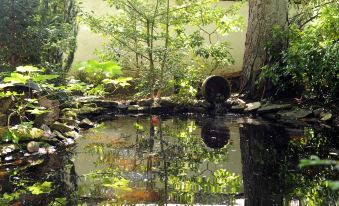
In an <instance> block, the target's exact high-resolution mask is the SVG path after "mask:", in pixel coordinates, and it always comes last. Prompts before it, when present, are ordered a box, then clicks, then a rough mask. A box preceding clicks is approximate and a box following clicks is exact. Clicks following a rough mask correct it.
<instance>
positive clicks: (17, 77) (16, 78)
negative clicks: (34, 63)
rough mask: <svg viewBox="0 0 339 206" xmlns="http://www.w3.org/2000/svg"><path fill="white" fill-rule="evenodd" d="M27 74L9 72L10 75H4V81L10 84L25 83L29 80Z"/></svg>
mask: <svg viewBox="0 0 339 206" xmlns="http://www.w3.org/2000/svg"><path fill="white" fill-rule="evenodd" d="M29 78H30V77H29V76H25V75H22V74H19V73H15V72H14V73H11V76H10V77H6V78H5V79H4V82H10V83H12V84H26V83H27V81H28V80H29Z"/></svg>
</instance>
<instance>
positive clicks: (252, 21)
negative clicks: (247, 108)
mask: <svg viewBox="0 0 339 206" xmlns="http://www.w3.org/2000/svg"><path fill="white" fill-rule="evenodd" d="M287 23H288V0H249V21H248V30H247V35H246V46H245V55H244V63H243V68H242V76H241V92H242V93H245V94H247V96H248V97H250V98H258V97H261V96H262V95H263V93H264V91H265V85H264V84H263V83H261V84H259V85H258V86H257V85H256V80H257V79H258V75H259V73H260V69H261V68H262V67H263V66H264V65H269V64H270V63H272V62H270V58H269V55H268V51H267V46H268V45H270V46H271V48H270V51H271V52H272V51H273V52H274V53H280V52H281V51H282V49H283V48H284V47H285V46H284V45H286V44H285V42H284V41H283V40H282V39H274V38H273V28H274V27H275V26H280V27H281V28H285V27H286V26H287Z"/></svg>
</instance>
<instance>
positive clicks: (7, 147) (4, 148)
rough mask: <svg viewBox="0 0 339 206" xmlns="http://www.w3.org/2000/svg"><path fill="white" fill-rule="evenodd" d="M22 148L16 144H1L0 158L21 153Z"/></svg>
mask: <svg viewBox="0 0 339 206" xmlns="http://www.w3.org/2000/svg"><path fill="white" fill-rule="evenodd" d="M19 150H20V148H19V146H18V145H16V144H0V157H2V156H6V155H9V154H12V153H14V152H17V151H19Z"/></svg>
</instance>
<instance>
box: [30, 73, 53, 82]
mask: <svg viewBox="0 0 339 206" xmlns="http://www.w3.org/2000/svg"><path fill="white" fill-rule="evenodd" d="M58 77H59V75H54V74H49V75H37V76H35V77H33V81H34V82H45V81H48V80H52V79H56V78H58Z"/></svg>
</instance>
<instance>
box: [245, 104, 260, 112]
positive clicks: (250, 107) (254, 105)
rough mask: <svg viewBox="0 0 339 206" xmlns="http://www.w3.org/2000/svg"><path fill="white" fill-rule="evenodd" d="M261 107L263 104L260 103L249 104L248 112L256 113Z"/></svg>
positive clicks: (247, 106)
mask: <svg viewBox="0 0 339 206" xmlns="http://www.w3.org/2000/svg"><path fill="white" fill-rule="evenodd" d="M260 107H261V103H260V102H252V103H248V104H246V109H245V111H246V112H251V111H255V110H257V109H259V108H260Z"/></svg>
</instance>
